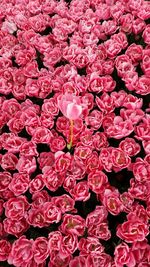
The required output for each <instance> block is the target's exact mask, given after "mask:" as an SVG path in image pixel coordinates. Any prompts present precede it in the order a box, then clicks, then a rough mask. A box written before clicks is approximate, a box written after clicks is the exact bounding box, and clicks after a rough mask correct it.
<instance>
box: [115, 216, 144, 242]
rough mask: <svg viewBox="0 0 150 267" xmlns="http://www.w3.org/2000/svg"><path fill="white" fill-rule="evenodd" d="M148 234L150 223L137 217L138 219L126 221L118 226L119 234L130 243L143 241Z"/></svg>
mask: <svg viewBox="0 0 150 267" xmlns="http://www.w3.org/2000/svg"><path fill="white" fill-rule="evenodd" d="M148 234H149V227H148V225H147V224H146V223H144V222H140V221H139V220H137V219H136V221H130V220H129V221H126V222H124V223H123V224H121V225H119V226H118V228H117V236H118V237H120V238H121V239H123V240H124V241H126V242H128V243H133V242H135V241H143V240H144V239H145V237H146V236H147V235H148Z"/></svg>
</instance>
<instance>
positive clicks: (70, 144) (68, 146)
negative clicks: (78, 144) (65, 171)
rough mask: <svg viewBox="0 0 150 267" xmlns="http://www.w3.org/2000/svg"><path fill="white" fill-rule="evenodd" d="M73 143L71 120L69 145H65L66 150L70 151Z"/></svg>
mask: <svg viewBox="0 0 150 267" xmlns="http://www.w3.org/2000/svg"><path fill="white" fill-rule="evenodd" d="M72 143H73V120H70V143H69V144H68V145H67V148H68V149H71V147H72Z"/></svg>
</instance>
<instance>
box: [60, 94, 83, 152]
mask: <svg viewBox="0 0 150 267" xmlns="http://www.w3.org/2000/svg"><path fill="white" fill-rule="evenodd" d="M57 103H58V107H59V109H60V110H61V112H62V113H63V115H64V116H65V117H66V118H68V119H69V120H70V143H69V144H68V145H67V147H68V149H71V147H72V143H73V121H74V120H76V119H78V118H79V116H80V115H81V113H82V105H81V101H80V98H79V97H78V96H76V95H73V94H68V93H66V94H64V95H59V96H58V98H57Z"/></svg>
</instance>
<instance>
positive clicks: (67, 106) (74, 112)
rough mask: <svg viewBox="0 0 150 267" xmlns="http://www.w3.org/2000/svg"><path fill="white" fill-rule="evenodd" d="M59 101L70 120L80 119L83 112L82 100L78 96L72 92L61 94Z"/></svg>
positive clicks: (64, 113) (60, 106)
mask: <svg viewBox="0 0 150 267" xmlns="http://www.w3.org/2000/svg"><path fill="white" fill-rule="evenodd" d="M57 102H58V107H59V109H60V110H61V112H62V113H63V115H64V116H65V117H66V118H68V119H70V120H76V119H78V118H79V116H80V115H81V113H82V105H81V100H80V98H79V97H78V96H75V95H72V94H64V95H59V96H58V98H57Z"/></svg>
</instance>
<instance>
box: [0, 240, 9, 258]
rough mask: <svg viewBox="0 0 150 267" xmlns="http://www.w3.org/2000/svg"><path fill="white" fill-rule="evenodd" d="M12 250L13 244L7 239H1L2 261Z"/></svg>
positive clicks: (0, 253)
mask: <svg viewBox="0 0 150 267" xmlns="http://www.w3.org/2000/svg"><path fill="white" fill-rule="evenodd" d="M10 251H11V244H10V243H9V242H8V241H7V240H3V239H2V240H0V261H6V260H7V259H8V255H9V253H10Z"/></svg>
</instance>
